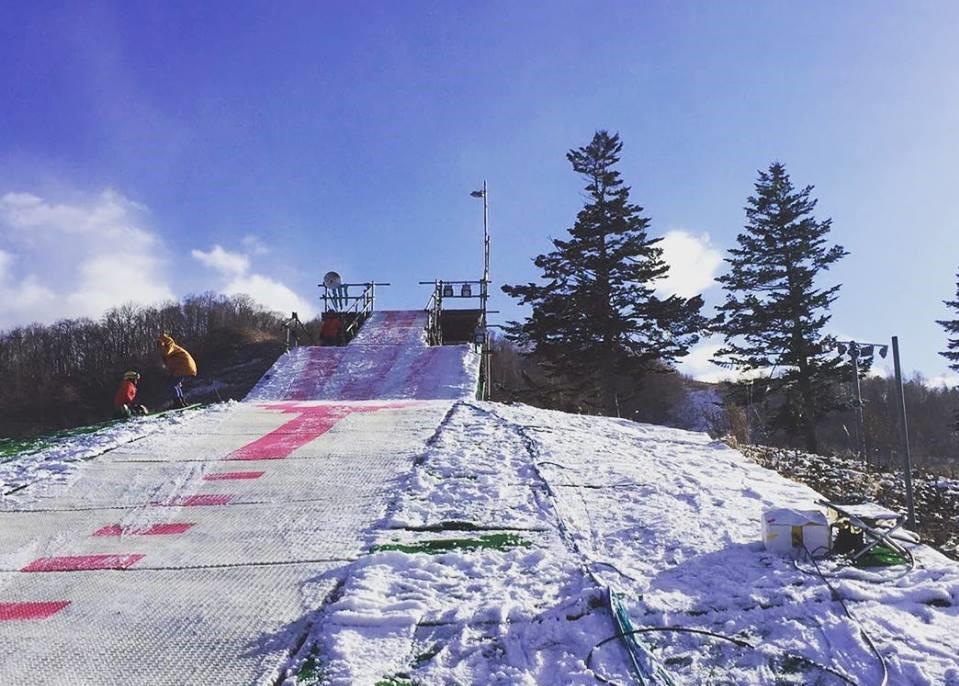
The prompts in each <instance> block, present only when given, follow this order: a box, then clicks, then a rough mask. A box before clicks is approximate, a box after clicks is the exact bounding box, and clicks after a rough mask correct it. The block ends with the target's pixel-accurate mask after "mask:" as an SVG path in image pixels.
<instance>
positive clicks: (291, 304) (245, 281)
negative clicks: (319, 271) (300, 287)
mask: <svg viewBox="0 0 959 686" xmlns="http://www.w3.org/2000/svg"><path fill="white" fill-rule="evenodd" d="M223 292H224V293H226V294H227V295H234V294H236V293H246V294H247V295H249V296H250V297H251V298H253V300H254V301H256V302H258V303H260V304H261V305H263V306H265V307H267V308H269V309H271V310H277V311H279V312H283V313H284V314H286V313H289V312H296V313H297V314H298V315H299V316H300V318H301V319H304V320H305V319H310V318H312V317H313V316H314V314H315V309H314V307H313V305H311V304H310V303H309V302H307V301H306V300H304V299H303V298H301V297H300V296H298V295H297V294H296V293H294V292H293V290H292V289H290V288H289V287H287V286H285V285H283V284H282V283H280V282H279V281H274V280H273V279H271V278H269V277H268V276H263V275H261V274H250V275H249V276H239V277H237V278H236V279H233V280H232V281H230V283H228V284H227V285H226V286H225V287H224V288H223Z"/></svg>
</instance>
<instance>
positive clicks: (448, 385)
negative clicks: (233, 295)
mask: <svg viewBox="0 0 959 686" xmlns="http://www.w3.org/2000/svg"><path fill="white" fill-rule="evenodd" d="M425 326H426V313H425V312H422V311H418V310H417V311H384V312H374V313H373V315H372V316H371V317H370V319H369V320H368V321H367V322H366V323H365V324H364V325H363V327H362V328H361V329H360V332H359V334H358V335H357V336H356V338H354V339H353V340H352V341H351V342H350V344H349V345H347V346H344V347H303V348H294V349H293V350H291V351H290V352H288V353H286V354H285V355H283V356H282V357H281V358H280V359H279V360H278V361H277V362H276V364H275V365H274V366H273V368H272V369H271V370H270V371H269V372H268V373H267V374H265V375H264V376H263V378H262V379H261V380H260V382H259V383H258V384H257V385H256V386H255V387H254V388H253V390H252V391H250V394H249V395H248V396H247V398H246V400H248V401H260V402H262V401H273V400H393V399H417V400H452V399H459V398H469V397H473V396H475V395H476V385H477V381H478V378H479V355H478V354H476V353H474V352H472V350H471V346H469V345H450V346H437V347H429V346H427V345H426V341H425V338H424V336H425Z"/></svg>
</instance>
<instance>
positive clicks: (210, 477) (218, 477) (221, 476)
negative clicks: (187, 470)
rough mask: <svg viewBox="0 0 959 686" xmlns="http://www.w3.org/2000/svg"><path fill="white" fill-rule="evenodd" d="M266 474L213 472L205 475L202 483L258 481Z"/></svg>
mask: <svg viewBox="0 0 959 686" xmlns="http://www.w3.org/2000/svg"><path fill="white" fill-rule="evenodd" d="M264 474H266V472H214V473H212V474H206V475H205V476H204V477H203V480H204V481H231V480H233V479H259V478H260V477H261V476H263V475H264Z"/></svg>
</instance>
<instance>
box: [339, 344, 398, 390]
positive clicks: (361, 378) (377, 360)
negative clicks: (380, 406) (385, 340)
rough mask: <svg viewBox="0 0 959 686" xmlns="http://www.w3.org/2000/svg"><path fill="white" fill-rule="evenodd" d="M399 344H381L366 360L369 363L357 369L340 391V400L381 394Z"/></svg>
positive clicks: (396, 356)
mask: <svg viewBox="0 0 959 686" xmlns="http://www.w3.org/2000/svg"><path fill="white" fill-rule="evenodd" d="M400 348H401V346H399V345H389V346H382V347H381V348H380V349H378V350H377V351H376V354H375V355H374V354H371V355H370V356H369V357H368V358H367V359H366V360H364V361H368V362H369V364H367V365H365V366H364V367H363V368H362V369H357V370H356V374H355V375H354V376H353V378H352V379H350V382H349V383H348V384H346V385H345V386H344V387H343V389H342V390H341V391H340V399H341V400H375V399H376V398H378V397H381V396H382V393H381V389H382V387H383V382H384V381H385V380H386V376H387V374H389V373H390V370H391V369H393V365H395V364H396V359H397V358H398V357H399V356H400Z"/></svg>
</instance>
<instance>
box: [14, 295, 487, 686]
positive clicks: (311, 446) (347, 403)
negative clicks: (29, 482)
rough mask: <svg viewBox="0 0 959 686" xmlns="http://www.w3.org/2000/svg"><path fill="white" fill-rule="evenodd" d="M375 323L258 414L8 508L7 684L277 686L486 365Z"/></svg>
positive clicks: (162, 437) (195, 424) (224, 419)
mask: <svg viewBox="0 0 959 686" xmlns="http://www.w3.org/2000/svg"><path fill="white" fill-rule="evenodd" d="M424 326H425V314H423V313H420V312H378V313H374V315H373V316H372V317H371V318H370V320H369V321H367V323H366V324H365V325H364V327H363V329H362V331H361V333H360V335H358V336H357V337H356V338H355V339H354V340H353V341H352V342H351V343H350V345H348V346H344V347H340V348H315V347H310V348H298V349H294V350H292V351H291V352H289V353H287V354H285V355H284V356H282V357H281V358H280V359H279V360H278V361H277V363H276V364H275V365H274V366H273V368H272V369H271V370H270V371H269V372H268V373H267V374H266V375H264V377H263V379H262V380H261V381H260V383H259V384H258V385H257V386H256V387H255V388H254V389H253V391H251V393H250V395H249V396H248V397H247V399H246V400H245V401H244V402H242V403H238V404H236V405H235V406H234V407H232V408H230V409H228V410H226V411H223V412H217V413H207V414H204V415H200V416H198V417H196V418H195V419H192V420H190V421H188V422H186V423H184V424H181V425H180V427H179V428H178V430H177V431H176V433H173V432H160V433H155V434H152V435H149V436H147V437H145V438H143V439H141V440H135V441H132V442H130V443H127V444H125V445H124V446H121V447H120V448H117V449H114V450H112V451H110V452H108V453H106V454H104V455H102V456H100V457H98V458H97V459H96V460H95V461H93V462H90V463H88V464H87V465H86V466H84V467H83V469H82V471H81V472H80V475H79V477H78V478H77V479H75V480H74V481H73V482H72V483H71V484H69V485H68V486H66V487H64V488H62V489H60V490H59V491H58V492H53V493H41V494H38V495H36V496H32V495H31V494H30V489H26V490H25V491H23V492H22V494H18V497H17V498H15V499H12V498H8V499H6V500H2V499H0V682H2V683H4V684H27V683H29V684H64V685H66V684H69V685H71V686H74V685H84V684H96V685H102V684H121V683H122V684H144V685H146V684H150V685H165V684H171V685H173V684H272V683H275V682H276V681H277V680H278V679H279V678H280V677H281V676H282V671H283V665H284V663H285V661H286V660H287V658H288V657H289V655H290V653H291V652H292V651H294V650H295V649H296V648H297V645H298V643H299V642H300V641H302V640H303V637H304V636H305V634H306V631H307V630H308V628H309V625H310V622H311V616H312V614H313V613H314V612H315V611H316V610H317V609H318V608H319V607H320V606H321V605H322V603H323V601H324V599H325V598H326V597H327V595H328V594H329V593H330V592H331V591H332V590H333V589H334V587H335V586H336V584H337V582H338V581H339V580H340V579H342V578H343V576H344V575H345V573H346V569H347V566H348V565H349V563H350V562H351V561H352V560H354V559H356V558H357V557H358V556H360V555H363V554H364V552H365V550H366V548H367V538H366V536H367V535H368V533H369V532H370V531H371V530H372V529H373V528H374V527H375V524H376V522H377V521H378V520H380V519H381V518H382V517H383V516H384V514H385V511H386V507H387V504H388V502H389V500H390V497H391V494H392V491H393V489H394V488H396V486H397V484H398V481H399V480H400V479H401V478H402V477H403V476H404V475H405V474H406V473H407V472H408V471H409V470H410V468H411V466H412V464H413V462H414V460H415V459H416V458H417V456H419V455H422V454H423V453H424V451H425V450H426V442H427V441H428V440H429V438H430V437H431V436H432V435H433V434H434V433H435V431H436V430H437V428H438V426H439V425H440V423H441V421H442V420H443V417H444V416H446V414H447V412H448V411H449V410H450V407H451V406H452V404H453V402H454V401H455V400H457V399H461V398H467V397H472V396H473V395H474V394H475V389H476V385H477V380H478V371H479V360H478V355H476V354H475V353H473V352H471V351H470V349H469V346H448V347H436V348H430V347H428V346H427V345H426V344H425V342H424V338H423V328H424Z"/></svg>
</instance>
